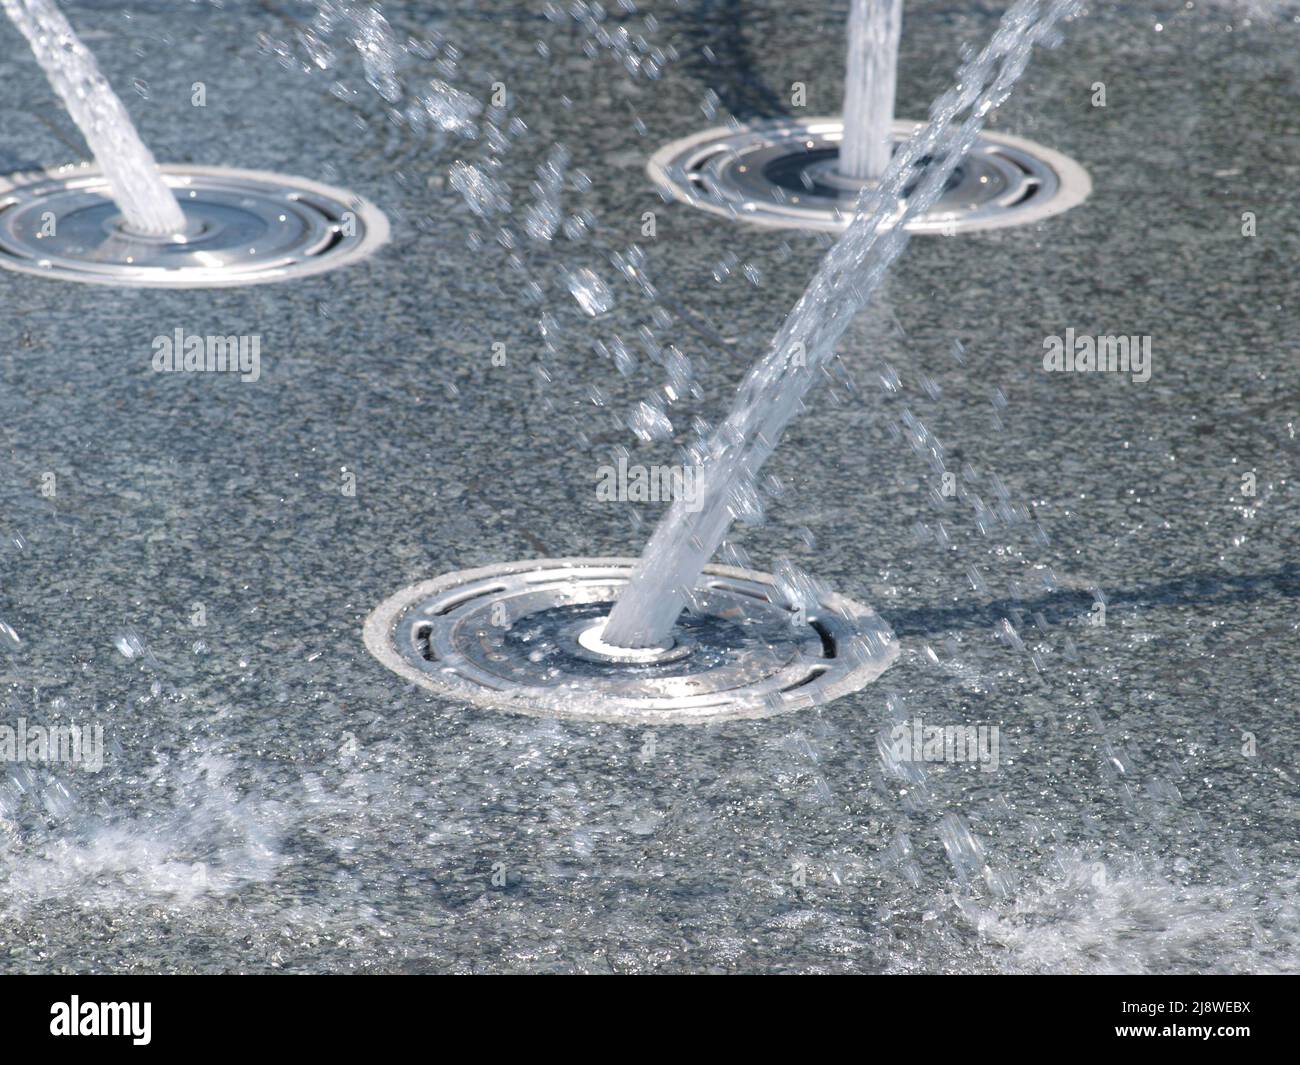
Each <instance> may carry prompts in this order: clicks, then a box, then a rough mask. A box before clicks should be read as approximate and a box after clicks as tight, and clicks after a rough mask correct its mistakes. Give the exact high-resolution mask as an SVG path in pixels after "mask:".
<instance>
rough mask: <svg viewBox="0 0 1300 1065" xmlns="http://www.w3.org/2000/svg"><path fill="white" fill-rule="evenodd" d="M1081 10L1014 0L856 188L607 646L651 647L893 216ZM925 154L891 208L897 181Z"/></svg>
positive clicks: (776, 438)
mask: <svg viewBox="0 0 1300 1065" xmlns="http://www.w3.org/2000/svg"><path fill="white" fill-rule="evenodd" d="M1078 10H1079V3H1078V2H1077V0H1045V2H1044V0H1018V2H1017V3H1015V4H1014V5H1012V7H1011V8H1010V9H1009V10H1008V11H1007V13H1006V15H1005V16H1004V17H1003V19H1002V23H1001V25H1000V26H999V27H998V30H997V32H996V33H995V34H994V35H993V38H992V39H991V40H990V41H989V43H988V45H987V46H986V47H985V48H984V49H983V51H981V52H980V53H979V54H978V55H976V56H975V57H974V58H972V59H971V60H969V61H968V62H966V63H965V64H963V66H962V68H961V69H960V70H959V71H958V74H957V79H956V85H955V86H954V87H953V88H952V89H950V90H948V91H947V92H946V93H944V95H943V96H941V97H940V98H939V99H938V100H937V101H936V102H935V104H934V106H933V107H932V108H931V120H930V122H929V124H928V125H927V126H925V127H924V128H923V129H921V130H918V131H917V133H916V134H914V135H913V136H912V138H911V139H910V140H909V141H908V142H907V143H906V144H905V145H903V146H901V147H900V148H899V150H898V152H897V153H896V154H895V156H894V159H893V162H892V163H891V164H890V167H889V169H888V170H887V172H886V173H885V175H884V177H883V178H882V179H881V181H880V183H879V184H878V185H875V186H867V187H865V188H864V190H863V193H862V196H861V197H860V199H859V200H858V204H857V212H856V215H855V217H854V220H853V222H852V224H851V225H850V226H849V228H848V229H847V230H846V231H845V233H844V235H843V236H842V237H841V238H840V239H839V241H837V242H836V244H835V245H834V246H833V247H832V248H831V250H830V251H829V252H828V253H827V254H826V257H825V259H823V260H822V264H821V267H820V268H819V269H818V271H817V273H816V275H815V276H814V277H813V279H812V281H811V282H810V283H809V285H808V288H807V290H806V291H805V292H804V294H803V296H802V297H800V299H799V302H798V303H797V304H796V305H795V308H794V310H793V311H792V312H791V314H790V316H789V317H788V318H787V319H786V321H785V324H784V325H783V326H782V328H781V329H780V331H779V332H778V333H777V335H776V337H775V338H774V339H773V341H772V345H771V349H770V351H769V352H768V354H767V355H766V356H765V357H764V358H763V360H762V361H761V362H759V363H758V365H757V366H755V367H754V368H753V369H752V370H751V371H750V372H749V374H748V375H747V376H746V378H745V380H744V382H743V383H742V384H741V386H740V390H739V394H738V396H737V399H736V402H735V405H734V407H733V408H732V411H731V413H730V414H729V415H728V417H727V419H726V421H725V422H724V423H723V425H722V427H721V428H720V429H718V430H717V431H716V432H715V433H714V434H713V436H712V437H711V438H710V439H709V440H708V441H707V442H706V443H705V444H704V445H703V447H702V448H701V449H700V450H701V453H700V454H699V455H698V456H695V458H697V460H698V464H699V465H700V466H701V467H702V468H701V472H700V489H699V492H698V493H697V501H696V506H695V507H694V508H692V507H688V506H687V505H686V504H685V502H684V501H682V500H678V501H677V502H675V503H674V504H673V506H672V508H671V509H670V510H669V512H668V514H667V515H665V517H664V519H663V520H662V521H661V522H660V524H659V526H658V528H656V529H655V532H654V535H653V536H652V537H651V538H650V542H649V543H648V544H647V545H646V548H645V550H644V551H643V553H642V555H641V559H640V561H639V563H638V564H637V567H636V570H635V571H634V573H633V575H632V578H631V580H630V581H629V583H628V586H627V589H626V590H625V591H624V592H623V594H622V595H621V596H620V597H619V600H618V602H617V603H616V604H615V606H614V609H613V611H611V613H610V617H609V622H608V625H607V627H606V629H605V633H604V639H605V640H606V642H607V643H610V644H614V645H617V646H620V647H652V646H657V645H660V644H662V643H663V642H664V641H665V640H666V639H667V638H668V635H669V633H670V632H671V630H672V628H673V625H674V623H675V622H676V620H677V618H678V616H679V615H680V614H681V612H682V609H683V608H684V607H685V606H686V604H687V602H688V600H689V598H690V593H691V589H692V588H693V587H694V584H695V582H696V580H697V579H698V577H699V575H700V573H701V572H702V571H703V569H704V566H705V565H707V564H708V562H709V560H710V559H711V558H712V557H713V554H714V552H715V551H717V549H718V547H719V545H720V544H721V543H722V540H723V538H724V537H725V536H726V533H727V529H728V528H730V526H731V523H732V521H733V519H734V518H735V516H736V514H737V513H738V511H739V510H740V508H741V507H742V506H743V505H744V504H743V503H741V502H740V501H742V500H744V499H746V498H753V497H754V492H753V484H754V478H755V476H756V474H757V473H758V471H759V469H760V468H761V467H762V465H763V463H764V462H765V461H766V460H767V458H768V456H769V455H771V453H772V452H773V451H774V450H775V449H776V446H777V445H778V444H779V443H780V440H781V434H782V433H783V432H784V430H785V427H786V425H787V424H789V422H790V420H791V419H792V418H794V416H795V415H796V414H798V413H799V410H800V407H801V405H802V401H803V397H804V396H805V395H806V394H807V392H808V390H809V389H810V388H811V387H812V385H813V383H814V382H815V381H816V380H817V375H818V374H819V372H820V371H821V370H822V369H824V368H825V367H826V365H827V364H828V362H829V360H830V359H831V357H832V355H833V353H834V349H835V345H836V343H837V341H838V340H839V338H840V337H841V336H842V335H843V333H844V330H845V329H847V328H848V325H849V323H850V322H851V321H852V320H853V317H854V315H856V314H857V313H858V311H860V310H861V309H862V308H863V307H864V306H866V304H867V303H868V302H869V301H870V299H871V296H872V293H873V292H874V291H875V289H876V288H877V286H879V284H880V282H881V280H882V279H883V278H884V276H885V274H886V272H887V271H888V269H889V267H890V264H891V263H893V261H894V260H895V259H897V258H898V256H899V255H900V254H901V253H902V251H903V249H904V247H906V245H907V240H908V235H907V232H906V229H905V228H904V226H903V224H902V223H904V222H905V221H906V220H907V219H908V218H909V217H911V216H912V215H914V214H918V213H921V212H923V211H925V210H927V209H928V208H929V207H930V206H931V205H932V204H933V203H934V202H935V201H936V200H937V199H938V198H939V196H940V194H941V193H942V192H943V190H944V187H945V185H946V184H947V181H948V178H949V176H950V175H951V174H952V172H953V171H954V170H955V169H956V167H957V166H958V165H959V164H960V162H961V160H962V158H963V157H964V156H965V155H966V153H967V152H968V151H969V150H970V148H971V145H972V144H974V142H975V139H976V137H977V136H978V134H979V132H980V130H981V129H982V128H983V126H984V122H985V120H986V119H987V117H988V115H989V113H990V112H992V111H993V110H994V109H995V108H996V107H998V106H999V105H1000V104H1001V103H1002V102H1003V101H1004V100H1005V99H1006V98H1007V96H1008V95H1009V94H1010V92H1011V89H1012V86H1014V85H1015V83H1016V81H1017V80H1018V79H1019V77H1020V75H1021V74H1022V73H1023V72H1024V70H1025V67H1026V65H1027V64H1028V62H1029V57H1030V54H1031V53H1032V51H1033V48H1034V46H1035V45H1036V44H1040V43H1045V42H1046V43H1054V42H1055V39H1056V27H1057V24H1058V23H1059V22H1060V21H1061V20H1062V19H1064V18H1066V17H1068V16H1070V15H1073V14H1075V13H1076V12H1077V11H1078ZM963 113H964V114H965V115H966V117H965V118H964V119H962V120H961V121H960V124H956V123H957V121H958V116H959V115H962V114H963ZM927 159H928V160H929V164H928V165H927V166H926V167H925V170H924V173H923V177H922V178H921V180H920V182H919V184H918V185H917V186H916V188H915V190H914V191H912V192H911V193H910V195H908V196H907V198H906V201H905V205H904V206H903V208H902V210H901V214H900V209H899V204H900V202H904V201H903V192H904V189H905V188H907V187H908V186H909V185H910V184H911V183H912V182H913V181H915V180H916V173H915V171H916V168H917V167H918V166H919V165H922V164H923V163H924V161H925V160H927ZM700 499H702V500H703V504H702V505H699V502H698V501H699V500H700Z"/></svg>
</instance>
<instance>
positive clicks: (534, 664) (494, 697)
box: [364, 0, 1078, 724]
mask: <svg viewBox="0 0 1300 1065" xmlns="http://www.w3.org/2000/svg"><path fill="white" fill-rule="evenodd" d="M1077 10H1078V3H1077V0H1016V3H1014V4H1013V5H1012V6H1011V8H1010V9H1009V10H1008V12H1007V14H1006V15H1005V16H1004V18H1003V20H1002V23H1001V25H1000V26H999V28H998V30H997V32H996V33H995V34H994V35H993V38H992V40H991V41H990V42H989V44H988V45H987V46H986V47H985V48H984V50H983V51H981V52H980V53H979V54H978V55H976V56H975V57H973V58H972V59H970V60H969V61H968V62H966V63H965V64H963V66H962V68H961V70H960V71H959V72H958V77H957V84H956V86H955V87H954V88H953V89H950V90H949V91H948V92H946V93H945V94H944V95H943V96H941V97H940V98H939V100H938V101H936V103H935V106H934V108H933V112H932V113H933V118H932V119H931V121H930V123H929V124H928V125H927V126H925V127H924V128H923V129H921V130H918V131H917V132H916V133H915V134H914V135H913V136H912V137H911V138H910V139H909V140H908V141H907V142H906V143H905V144H904V145H903V146H902V147H901V148H900V149H899V150H898V151H897V152H895V153H894V155H893V158H892V159H891V161H890V163H889V166H888V168H887V169H886V171H885V173H884V174H883V175H882V177H881V178H880V180H879V182H877V183H875V184H874V185H868V186H866V187H865V188H864V190H863V192H862V194H861V199H860V202H859V203H858V205H857V210H856V211H855V212H854V216H853V222H852V225H851V226H850V227H849V229H848V230H847V231H846V232H845V233H844V235H843V236H842V237H841V238H840V239H839V241H838V242H837V243H836V244H835V245H834V246H833V247H832V248H831V250H830V251H829V252H828V253H827V255H826V257H825V258H824V259H823V261H822V264H821V266H820V268H819V269H818V271H817V273H816V275H815V276H814V277H813V279H812V281H811V282H810V283H809V286H808V288H807V290H806V291H805V293H804V295H803V297H802V298H801V299H800V300H799V303H798V304H797V305H796V306H795V308H794V310H793V312H792V313H791V314H790V315H789V317H788V318H787V319H786V322H785V324H784V325H783V326H782V328H781V331H780V332H779V333H778V334H777V336H776V337H775V338H774V339H773V341H772V345H771V349H770V351H769V352H768V354H767V356H766V357H765V358H763V359H762V360H760V361H759V363H758V364H757V365H756V366H755V367H754V368H753V369H752V370H751V371H750V373H749V374H748V376H747V377H746V379H745V381H744V383H743V384H742V385H741V388H740V391H739V394H738V397H737V400H736V403H735V406H734V407H733V409H732V412H731V414H730V415H729V416H728V418H727V419H726V422H725V423H724V424H723V426H722V427H721V428H720V429H719V430H718V431H717V433H716V434H715V435H714V436H712V437H711V438H710V439H709V440H708V441H707V442H706V446H705V449H704V454H703V455H702V456H701V457H702V460H703V462H702V466H703V469H702V475H701V476H702V483H701V484H700V485H699V486H698V491H696V492H694V493H692V496H694V497H695V498H693V499H685V498H682V497H679V498H677V499H676V500H675V501H674V502H673V504H672V505H671V507H670V508H669V511H668V514H667V515H666V517H665V518H664V519H663V520H662V521H661V522H660V524H659V526H658V527H657V528H656V530H655V533H654V535H653V536H652V537H651V539H650V542H649V544H648V545H647V546H646V548H645V550H644V552H643V553H642V556H641V558H640V559H638V560H636V561H635V562H632V561H629V560H623V559H547V560H539V561H531V562H529V561H523V562H513V563H507V564H505V565H501V566H492V567H487V568H485V569H481V570H472V571H468V572H464V573H453V574H449V575H447V576H444V577H440V578H437V579H436V580H433V581H429V582H425V583H423V584H418V585H414V586H412V587H410V588H407V589H404V590H402V591H400V592H398V593H397V594H395V595H394V596H391V597H390V598H389V599H388V600H386V601H385V602H384V603H382V604H381V605H380V606H379V607H378V608H376V609H375V610H374V611H373V612H372V613H371V614H370V616H369V617H368V618H367V619H366V623H365V629H364V636H365V642H366V646H367V648H368V649H369V650H370V651H371V653H372V654H374V655H375V656H376V657H377V658H378V659H379V660H380V661H381V662H382V663H384V665H386V666H388V667H389V668H390V669H392V670H394V671H395V672H397V673H398V674H400V675H401V676H403V677H406V678H407V679H409V680H412V681H414V682H416V683H418V684H420V685H422V686H424V687H427V688H431V689H433V690H435V691H437V692H438V693H439V694H441V695H443V696H444V697H446V698H448V699H453V700H457V701H463V702H466V703H470V704H472V705H476V706H486V707H491V708H495V709H503V710H512V711H517V712H522V713H529V714H534V715H539V716H547V717H570V718H579V719H583V720H595V721H614V722H621V723H638V724H643V723H657V724H675V723H682V724H699V723H703V722H710V721H719V720H726V719H729V718H746V717H764V716H768V715H771V714H778V713H782V712H785V711H788V710H793V709H797V708H799V707H803V706H810V705H815V704H817V703H821V702H826V701H828V700H830V699H835V698H838V697H840V696H842V695H845V694H848V693H849V692H852V691H856V690H858V689H860V688H862V687H863V686H864V685H866V684H868V683H870V682H871V681H873V680H875V679H876V678H877V677H879V676H880V675H881V674H882V673H883V672H884V671H885V670H886V669H887V668H888V667H889V666H890V665H891V664H892V663H893V662H894V660H895V659H896V658H897V656H898V654H899V647H898V643H897V641H896V640H895V639H894V637H893V634H892V632H891V631H890V629H889V627H888V625H887V624H886V623H885V622H883V621H882V620H881V619H880V618H879V617H878V616H877V615H876V614H875V613H874V612H872V611H871V610H870V609H869V608H868V607H865V606H863V605H861V604H859V603H854V602H852V601H849V600H846V599H844V598H842V597H840V596H837V595H835V594H834V593H832V592H829V591H828V590H826V589H824V588H823V587H821V586H820V584H819V583H818V582H815V581H813V580H811V579H803V578H799V577H793V578H792V577H790V575H788V574H787V575H785V576H784V577H781V576H767V575H764V574H759V573H753V572H750V571H744V570H734V569H731V568H729V567H721V566H715V565H710V560H711V559H712V557H713V555H714V553H715V552H716V550H717V549H718V547H719V545H720V544H721V542H722V540H723V537H724V536H725V535H726V532H727V529H728V528H729V527H730V525H731V522H732V520H733V518H734V517H735V515H736V513H737V512H738V511H740V510H743V509H744V507H745V504H744V502H743V501H744V500H745V499H749V498H752V497H753V496H754V494H755V493H754V490H753V487H754V484H755V478H756V476H757V474H758V471H759V469H760V467H761V466H762V464H763V462H764V461H765V460H766V459H767V458H768V456H770V455H771V453H772V452H773V451H774V450H775V448H776V446H777V445H778V444H779V442H780V439H781V435H782V433H783V431H784V429H785V427H786V425H788V424H789V422H790V420H791V419H792V418H793V417H794V416H795V414H796V413H797V411H798V410H799V408H800V405H801V403H802V400H803V397H804V396H805V395H806V394H807V392H808V390H809V389H810V388H811V387H812V385H813V384H814V383H815V382H816V380H817V379H818V377H819V376H820V374H821V371H822V369H823V368H824V367H825V366H826V364H827V363H828V361H829V360H830V359H831V357H832V356H833V354H834V348H835V345H836V343H837V342H838V340H839V339H840V337H841V336H842V335H843V333H844V330H845V329H846V328H847V327H848V324H849V322H850V321H852V319H853V317H854V316H855V315H856V314H857V312H858V311H860V310H861V309H862V308H863V307H864V306H866V304H867V303H868V302H869V300H870V299H871V296H872V294H873V292H874V291H875V289H876V288H877V287H878V286H879V284H880V283H881V281H882V279H883V278H884V276H885V274H886V272H887V271H888V269H889V267H890V266H891V264H892V263H893V262H894V260H895V259H897V257H898V256H899V255H900V254H901V253H902V251H903V249H904V247H905V246H906V244H907V240H908V227H907V225H906V223H907V222H908V220H909V218H910V216H911V214H919V213H922V212H924V211H926V210H928V209H930V207H932V206H933V204H934V203H935V202H936V201H937V200H938V199H939V197H940V196H941V195H942V192H943V190H944V188H945V187H946V186H947V183H948V182H949V180H950V179H951V176H952V171H953V170H954V169H955V168H956V167H957V165H958V164H959V162H960V160H961V159H963V158H964V157H965V155H966V153H967V151H968V150H969V147H970V145H971V144H973V143H974V142H975V140H976V139H977V138H978V136H979V134H980V131H981V129H982V128H983V124H984V121H985V119H986V118H987V116H988V114H989V113H990V112H991V111H992V110H994V109H995V108H996V107H997V106H998V104H1000V103H1001V102H1002V100H1004V99H1005V98H1006V96H1007V95H1008V94H1009V93H1010V91H1011V88H1012V86H1013V85H1014V84H1015V83H1016V81H1017V80H1018V79H1019V77H1020V75H1021V74H1022V73H1023V71H1024V69H1025V65H1026V64H1027V62H1028V60H1029V56H1030V54H1031V52H1032V51H1033V48H1034V46H1035V45H1038V44H1041V43H1044V42H1046V43H1052V42H1053V41H1054V37H1053V33H1054V30H1055V27H1056V25H1057V23H1058V22H1059V21H1061V20H1062V19H1063V18H1065V17H1066V16H1067V15H1071V14H1074V13H1075V12H1076V11H1077ZM918 172H919V173H920V178H919V180H916V178H915V175H916V174H917V173H918ZM911 181H916V185H915V191H914V193H913V194H912V195H911V196H909V197H908V198H907V199H906V200H905V206H904V208H903V214H902V217H901V219H900V218H899V217H897V216H896V214H895V204H896V202H897V201H898V198H899V193H900V192H901V190H902V189H903V188H904V187H905V185H906V184H907V183H908V182H911ZM899 221H901V222H902V223H903V224H901V225H900V224H897V223H898V222H899Z"/></svg>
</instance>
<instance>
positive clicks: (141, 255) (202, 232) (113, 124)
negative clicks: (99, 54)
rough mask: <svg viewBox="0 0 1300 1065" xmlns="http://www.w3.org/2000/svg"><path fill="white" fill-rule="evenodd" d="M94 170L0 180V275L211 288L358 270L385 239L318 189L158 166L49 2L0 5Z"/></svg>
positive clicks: (264, 176) (16, 0)
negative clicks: (85, 147)
mask: <svg viewBox="0 0 1300 1065" xmlns="http://www.w3.org/2000/svg"><path fill="white" fill-rule="evenodd" d="M3 4H4V9H5V13H6V14H7V15H8V16H9V18H10V20H11V21H12V22H13V24H14V25H15V26H16V27H17V28H18V29H19V30H20V31H21V32H22V34H23V36H24V37H25V38H26V39H27V41H28V43H29V44H30V45H31V47H32V51H33V53H34V55H35V57H36V60H37V62H38V63H39V64H40V66H41V68H42V69H43V70H44V71H45V74H46V76H47V77H48V78H49V81H50V85H51V86H52V87H53V88H54V90H55V92H56V93H57V94H58V95H59V97H60V99H61V100H62V101H63V103H64V105H65V106H66V107H67V109H68V113H69V115H71V117H72V119H73V120H74V121H75V122H76V124H77V127H78V128H79V129H80V130H81V132H82V135H83V136H84V137H85V139H86V142H87V144H88V145H89V147H90V150H91V154H92V155H93V156H94V158H95V165H93V166H92V165H85V164H82V165H75V166H65V167H60V168H58V169H55V170H52V171H49V172H45V173H39V174H35V175H30V174H24V175H9V176H7V177H6V178H4V179H2V180H0V267H4V268H6V269H9V270H17V271H19V272H23V273H30V274H38V275H41V276H45V277H55V278H60V279H62V280H67V281H83V282H90V283H93V284H104V285H118V286H139V287H162V288H219V287H227V286H232V285H251V284H261V283H264V282H268V281H283V280H288V279H290V278H295V277H304V276H307V275H309V274H317V273H322V272H324V271H326V270H332V269H335V268H337V267H339V266H344V265H346V264H348V263H352V262H356V261H357V260H359V259H362V258H365V257H366V256H368V255H370V254H371V253H372V252H374V251H375V250H376V249H377V248H378V247H380V246H381V245H382V244H384V243H385V242H386V241H387V239H388V221H387V219H386V218H385V217H384V215H383V214H382V212H380V211H379V210H378V208H376V207H375V206H374V205H373V204H371V203H369V202H367V201H366V200H364V199H362V198H361V197H359V196H356V195H355V194H353V193H351V192H348V191H346V190H343V189H337V188H333V187H331V186H328V185H324V184H322V183H320V182H317V181H310V180H308V179H305V178H299V177H286V176H283V175H279V174H271V173H265V172H262V171H255V170H239V169H233V168H229V167H209V166H159V165H158V163H157V162H156V161H155V160H154V157H153V154H152V153H151V152H150V151H149V149H148V148H147V147H146V146H145V144H144V142H143V141H141V139H140V136H139V134H138V133H137V132H136V130H135V127H134V126H133V125H132V123H131V119H130V116H129V115H128V113H127V111H126V108H125V107H124V106H123V104H122V101H121V100H120V99H119V98H118V96H117V94H116V93H114V92H113V89H112V87H111V86H110V85H109V83H108V80H107V79H106V78H105V77H104V75H103V74H102V73H101V72H100V69H99V66H98V64H97V63H96V62H95V58H94V56H93V55H92V54H91V53H90V51H89V50H88V49H87V48H86V47H85V45H84V44H82V42H81V40H80V39H79V38H78V37H77V35H76V33H75V32H74V31H73V29H72V27H71V26H70V25H69V23H68V20H67V19H66V18H64V16H63V13H62V12H61V11H60V10H59V9H58V7H57V6H56V5H55V4H54V0H3Z"/></svg>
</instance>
